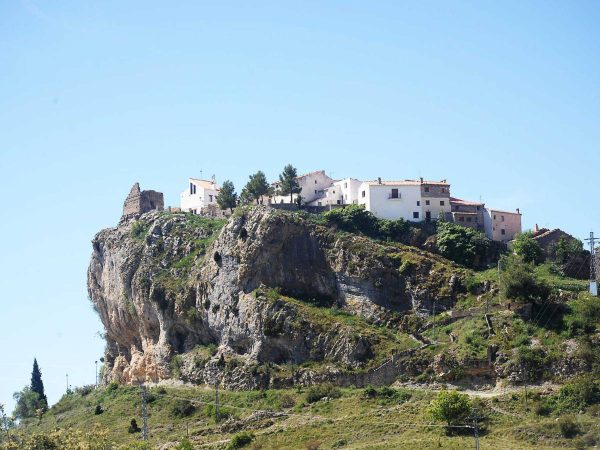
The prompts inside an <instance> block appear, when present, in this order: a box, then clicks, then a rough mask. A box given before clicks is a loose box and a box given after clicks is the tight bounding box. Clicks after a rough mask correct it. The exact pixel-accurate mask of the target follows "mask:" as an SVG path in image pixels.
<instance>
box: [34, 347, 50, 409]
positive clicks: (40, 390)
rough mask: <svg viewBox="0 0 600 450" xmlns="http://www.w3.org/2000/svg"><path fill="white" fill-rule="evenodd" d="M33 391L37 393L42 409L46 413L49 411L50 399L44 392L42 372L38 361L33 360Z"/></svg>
mask: <svg viewBox="0 0 600 450" xmlns="http://www.w3.org/2000/svg"><path fill="white" fill-rule="evenodd" d="M31 391H32V392H35V393H36V394H37V395H38V397H39V399H40V403H41V405H42V409H43V410H44V411H45V410H47V409H48V399H47V398H46V393H45V392H44V382H43V381H42V371H41V370H40V368H39V366H38V363H37V359H35V358H34V359H33V371H32V372H31Z"/></svg>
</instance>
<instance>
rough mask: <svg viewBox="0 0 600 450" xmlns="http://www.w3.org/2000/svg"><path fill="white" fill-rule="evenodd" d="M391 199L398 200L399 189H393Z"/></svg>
mask: <svg viewBox="0 0 600 450" xmlns="http://www.w3.org/2000/svg"><path fill="white" fill-rule="evenodd" d="M390 198H398V189H392V195H391V196H390Z"/></svg>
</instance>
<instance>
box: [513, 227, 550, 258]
mask: <svg viewBox="0 0 600 450" xmlns="http://www.w3.org/2000/svg"><path fill="white" fill-rule="evenodd" d="M511 249H512V251H513V252H514V253H515V254H516V255H518V256H520V257H521V259H522V260H523V261H525V262H528V263H533V264H539V263H541V262H542V261H543V259H544V251H543V250H542V247H540V244H539V243H538V242H537V241H536V240H535V239H533V233H532V232H531V231H528V232H525V233H519V234H518V235H517V236H516V237H515V239H514V241H513V242H512V244H511Z"/></svg>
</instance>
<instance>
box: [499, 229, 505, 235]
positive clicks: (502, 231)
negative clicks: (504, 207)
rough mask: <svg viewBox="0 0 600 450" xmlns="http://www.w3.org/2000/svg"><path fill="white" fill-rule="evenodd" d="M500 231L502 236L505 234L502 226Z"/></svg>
mask: <svg viewBox="0 0 600 450" xmlns="http://www.w3.org/2000/svg"><path fill="white" fill-rule="evenodd" d="M500 233H501V234H502V236H504V235H505V234H506V230H505V229H504V228H502V229H501V230H500Z"/></svg>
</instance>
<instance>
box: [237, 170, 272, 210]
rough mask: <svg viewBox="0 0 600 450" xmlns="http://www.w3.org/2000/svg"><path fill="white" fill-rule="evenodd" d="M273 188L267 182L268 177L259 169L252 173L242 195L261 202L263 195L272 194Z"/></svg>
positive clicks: (257, 202)
mask: <svg viewBox="0 0 600 450" xmlns="http://www.w3.org/2000/svg"><path fill="white" fill-rule="evenodd" d="M272 193H273V189H272V188H271V186H270V185H269V183H268V182H267V177H266V176H265V173H264V172H263V171H262V170H259V171H258V172H256V173H255V174H254V175H250V180H249V181H248V183H246V186H245V187H244V191H242V195H243V196H244V197H245V198H251V199H253V200H255V201H256V204H257V205H258V204H259V200H260V201H262V198H263V196H265V195H272Z"/></svg>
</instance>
